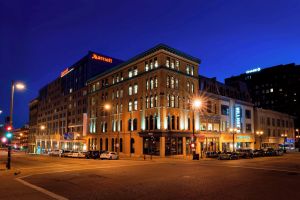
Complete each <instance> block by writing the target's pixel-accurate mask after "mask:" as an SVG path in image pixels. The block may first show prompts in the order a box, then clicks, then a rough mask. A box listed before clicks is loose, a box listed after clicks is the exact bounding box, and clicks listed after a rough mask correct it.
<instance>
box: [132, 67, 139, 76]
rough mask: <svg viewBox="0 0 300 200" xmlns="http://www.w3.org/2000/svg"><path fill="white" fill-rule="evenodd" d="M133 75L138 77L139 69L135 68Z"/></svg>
mask: <svg viewBox="0 0 300 200" xmlns="http://www.w3.org/2000/svg"><path fill="white" fill-rule="evenodd" d="M133 75H134V76H136V75H138V69H137V68H135V69H134V70H133Z"/></svg>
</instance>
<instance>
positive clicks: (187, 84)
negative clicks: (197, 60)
mask: <svg viewBox="0 0 300 200" xmlns="http://www.w3.org/2000/svg"><path fill="white" fill-rule="evenodd" d="M186 87H187V91H188V92H190V82H187V83H186Z"/></svg>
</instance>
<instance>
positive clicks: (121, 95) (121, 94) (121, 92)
mask: <svg viewBox="0 0 300 200" xmlns="http://www.w3.org/2000/svg"><path fill="white" fill-rule="evenodd" d="M122 97H123V90H120V98H122Z"/></svg>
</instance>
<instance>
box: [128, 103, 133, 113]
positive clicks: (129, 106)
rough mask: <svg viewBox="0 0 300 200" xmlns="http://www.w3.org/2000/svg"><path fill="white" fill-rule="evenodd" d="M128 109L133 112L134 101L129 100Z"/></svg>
mask: <svg viewBox="0 0 300 200" xmlns="http://www.w3.org/2000/svg"><path fill="white" fill-rule="evenodd" d="M128 111H129V112H131V111H132V102H131V101H129V103H128Z"/></svg>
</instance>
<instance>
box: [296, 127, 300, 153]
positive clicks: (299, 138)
mask: <svg viewBox="0 0 300 200" xmlns="http://www.w3.org/2000/svg"><path fill="white" fill-rule="evenodd" d="M295 137H296V141H297V146H298V151H299V152H300V135H299V129H296V136H295Z"/></svg>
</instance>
